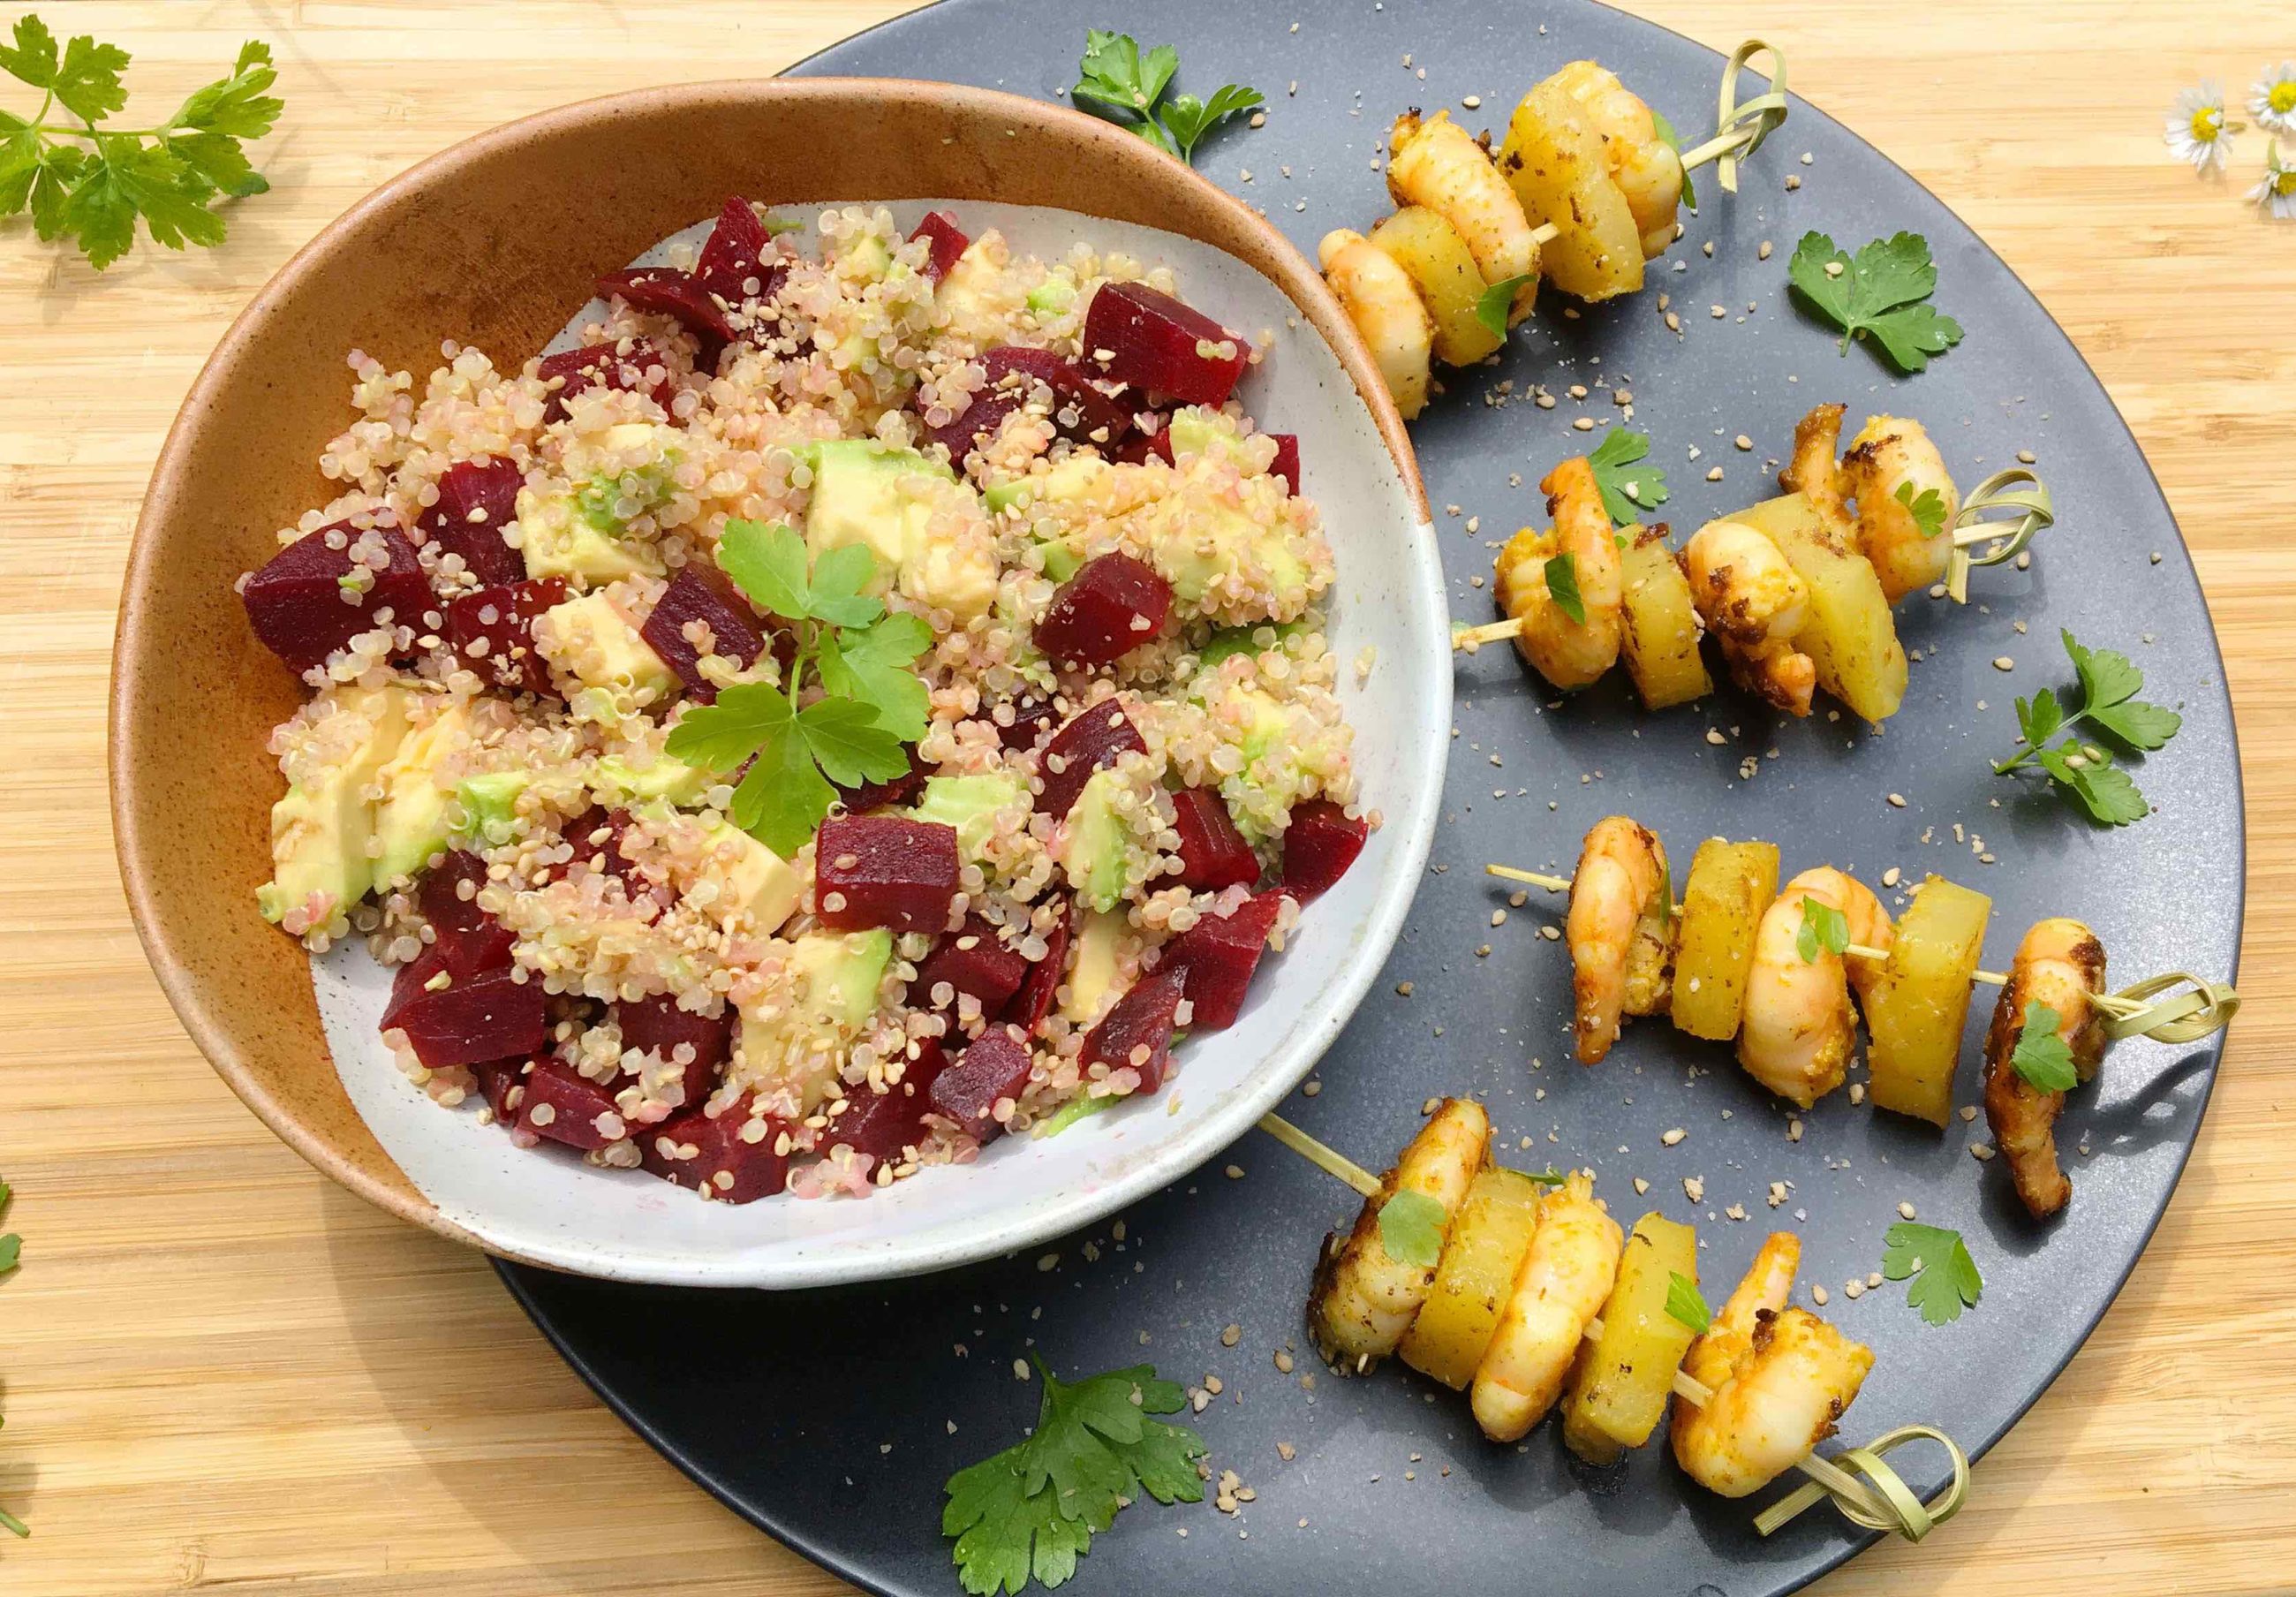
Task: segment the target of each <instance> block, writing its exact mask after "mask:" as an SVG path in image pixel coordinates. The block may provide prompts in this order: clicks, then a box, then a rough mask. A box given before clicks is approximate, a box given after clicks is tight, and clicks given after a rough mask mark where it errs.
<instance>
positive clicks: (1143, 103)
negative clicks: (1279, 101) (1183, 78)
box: [1069, 28, 1264, 161]
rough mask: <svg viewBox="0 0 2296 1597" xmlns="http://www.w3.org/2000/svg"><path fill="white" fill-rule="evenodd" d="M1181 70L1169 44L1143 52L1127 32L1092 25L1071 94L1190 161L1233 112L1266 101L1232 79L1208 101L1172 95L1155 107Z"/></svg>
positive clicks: (1164, 150) (1160, 147)
mask: <svg viewBox="0 0 2296 1597" xmlns="http://www.w3.org/2000/svg"><path fill="white" fill-rule="evenodd" d="M1179 68H1180V53H1179V52H1178V51H1177V50H1175V49H1173V48H1172V46H1171V45H1157V46H1156V47H1155V48H1154V49H1152V50H1149V51H1143V50H1142V49H1141V48H1140V44H1139V41H1138V40H1136V39H1135V38H1134V37H1132V36H1131V35H1130V34H1128V33H1111V32H1109V31H1107V30H1106V29H1100V28H1091V29H1086V30H1085V45H1084V58H1083V59H1082V60H1081V61H1079V62H1078V63H1077V81H1076V84H1075V85H1074V86H1072V87H1071V88H1070V90H1069V93H1070V95H1073V96H1074V97H1075V98H1077V99H1078V100H1082V101H1085V102H1087V103H1089V104H1091V105H1094V106H1097V107H1098V108H1100V109H1101V110H1103V111H1108V112H1111V113H1112V115H1113V119H1115V120H1117V121H1119V122H1121V123H1123V124H1124V125H1125V126H1126V127H1128V128H1131V129H1132V131H1133V132H1135V133H1136V134H1138V135H1139V136H1141V137H1142V138H1144V139H1146V140H1147V141H1148V142H1149V143H1150V144H1153V145H1155V146H1156V147H1157V148H1158V149H1159V150H1161V151H1163V152H1164V153H1165V154H1167V155H1176V156H1177V157H1179V158H1180V160H1182V161H1193V159H1194V158H1195V152H1196V142H1197V141H1198V140H1199V139H1201V138H1202V137H1203V136H1204V135H1205V134H1207V133H1209V132H1210V131H1211V130H1212V129H1213V128H1217V127H1218V126H1219V124H1220V123H1222V122H1225V121H1226V120H1227V119H1228V118H1230V117H1232V116H1234V115H1235V114H1236V113H1237V112H1239V111H1250V110H1251V108H1252V107H1253V106H1255V105H1259V104H1262V103H1264V96H1262V95H1261V94H1260V92H1259V90H1258V89H1256V88H1251V87H1248V86H1245V85H1243V84H1240V83H1230V84H1224V85H1222V86H1220V88H1219V89H1218V92H1216V93H1215V94H1214V95H1212V97H1211V98H1210V99H1209V100H1200V99H1198V98H1197V97H1196V96H1195V95H1173V96H1172V97H1171V98H1170V99H1169V100H1164V102H1163V103H1162V104H1161V105H1159V104H1158V103H1157V102H1158V101H1160V100H1163V95H1164V90H1165V88H1166V87H1167V86H1169V85H1170V83H1171V81H1172V74H1173V73H1175V72H1177V71H1178V70H1179Z"/></svg>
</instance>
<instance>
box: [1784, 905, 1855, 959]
mask: <svg viewBox="0 0 2296 1597" xmlns="http://www.w3.org/2000/svg"><path fill="white" fill-rule="evenodd" d="M1848 949H1849V917H1848V916H1847V915H1844V914H1843V913H1842V912H1841V910H1837V909H1835V908H1834V907H1833V905H1832V904H1828V903H1822V902H1820V901H1818V900H1817V899H1816V898H1814V897H1812V896H1810V895H1809V894H1808V893H1804V894H1803V895H1802V901H1801V929H1800V931H1798V932H1796V933H1795V934H1794V951H1795V952H1796V953H1798V954H1800V956H1801V962H1802V963H1803V964H1805V965H1815V964H1816V963H1817V956H1818V954H1819V953H1820V952H1821V951H1823V952H1825V953H1829V954H1839V953H1843V952H1846V951H1848Z"/></svg>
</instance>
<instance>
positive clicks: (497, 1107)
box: [471, 1058, 528, 1126]
mask: <svg viewBox="0 0 2296 1597" xmlns="http://www.w3.org/2000/svg"><path fill="white" fill-rule="evenodd" d="M527 1064H528V1061H527V1060H526V1059H523V1058H516V1059H489V1060H488V1061H486V1062H485V1063H484V1064H482V1065H473V1066H471V1074H474V1075H476V1076H477V1077H478V1078H479V1090H480V1091H482V1092H484V1093H485V1094H486V1095H487V1107H488V1108H490V1109H492V1110H493V1111H494V1112H495V1124H497V1125H504V1126H506V1125H509V1124H512V1122H514V1121H516V1120H517V1118H518V1104H517V1098H518V1097H519V1096H522V1095H521V1093H520V1089H521V1088H522V1087H524V1086H525V1085H526V1066H527Z"/></svg>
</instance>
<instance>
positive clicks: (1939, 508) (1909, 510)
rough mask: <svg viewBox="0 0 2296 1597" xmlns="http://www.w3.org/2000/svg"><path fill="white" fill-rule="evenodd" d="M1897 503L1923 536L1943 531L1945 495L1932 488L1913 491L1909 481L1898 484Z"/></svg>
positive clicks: (1932, 536)
mask: <svg viewBox="0 0 2296 1597" xmlns="http://www.w3.org/2000/svg"><path fill="white" fill-rule="evenodd" d="M1897 499H1898V504H1900V505H1903V506H1905V507H1906V514H1908V515H1910V516H1912V517H1913V518H1914V528H1915V531H1918V532H1919V533H1920V534H1921V535H1922V536H1923V538H1935V537H1936V536H1937V535H1938V534H1939V533H1940V532H1942V531H1945V496H1944V495H1943V494H1941V493H1939V492H1938V490H1936V489H1934V488H1924V489H1923V490H1922V491H1921V492H1920V493H1918V494H1917V493H1915V491H1914V485H1913V484H1912V483H1911V482H1900V483H1898V494H1897Z"/></svg>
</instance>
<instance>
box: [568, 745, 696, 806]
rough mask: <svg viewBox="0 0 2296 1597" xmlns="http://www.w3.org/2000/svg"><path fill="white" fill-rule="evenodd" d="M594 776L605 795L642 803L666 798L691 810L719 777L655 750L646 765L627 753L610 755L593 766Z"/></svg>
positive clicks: (597, 787) (672, 755)
mask: <svg viewBox="0 0 2296 1597" xmlns="http://www.w3.org/2000/svg"><path fill="white" fill-rule="evenodd" d="M592 775H593V777H594V781H593V782H592V783H591V786H593V787H594V788H596V789H599V790H601V795H602V796H605V795H608V794H611V796H613V797H616V798H621V799H631V800H637V801H640V802H643V801H644V800H646V799H667V800H668V802H669V803H673V804H676V805H679V806H681V807H683V808H685V809H689V810H690V809H692V808H693V807H694V806H695V805H697V804H699V803H701V799H702V795H703V794H706V793H708V792H709V788H710V785H711V784H713V783H715V782H716V781H717V780H718V778H717V777H716V776H715V775H713V774H712V773H710V772H709V771H706V770H702V769H701V767H700V766H697V765H688V764H687V763H686V762H685V761H683V760H680V759H678V758H677V757H676V755H675V754H664V753H656V754H655V755H654V757H653V759H652V761H651V762H650V763H648V764H646V765H644V766H640V765H639V764H638V763H637V762H636V761H634V760H632V759H631V758H630V757H629V756H627V755H626V754H608V755H606V756H604V757H603V759H601V760H600V761H598V762H597V764H596V765H595V766H594V768H593V770H592Z"/></svg>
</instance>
